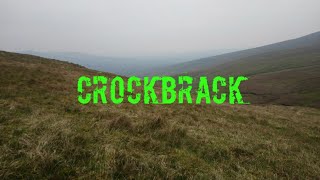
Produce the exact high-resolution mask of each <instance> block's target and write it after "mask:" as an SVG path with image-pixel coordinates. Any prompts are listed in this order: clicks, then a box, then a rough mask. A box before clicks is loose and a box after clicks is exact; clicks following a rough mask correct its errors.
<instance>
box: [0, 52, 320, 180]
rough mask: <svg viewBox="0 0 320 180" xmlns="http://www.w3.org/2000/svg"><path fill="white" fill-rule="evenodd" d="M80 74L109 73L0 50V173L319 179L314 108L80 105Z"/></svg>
mask: <svg viewBox="0 0 320 180" xmlns="http://www.w3.org/2000/svg"><path fill="white" fill-rule="evenodd" d="M309 71H310V73H313V72H311V71H312V69H309ZM283 72H284V71H283ZM82 75H87V76H93V75H104V76H107V77H109V78H111V77H114V76H115V75H114V74H112V73H101V72H98V71H94V70H90V69H87V68H85V67H83V66H80V65H76V64H73V63H67V62H63V61H58V60H53V59H46V58H41V57H37V56H31V55H24V54H16V53H9V52H3V51H0V84H1V85H0V179H163V178H167V179H317V178H318V177H320V162H319V161H318V159H320V153H319V148H320V143H319V142H320V131H319V130H320V118H319V117H320V110H319V109H315V108H309V107H286V106H280V105H264V106H257V105H248V106H238V105H234V106H229V105H219V106H218V105H204V104H200V105H194V104H182V105H181V104H180V105H179V104H173V105H152V104H150V105H144V104H136V105H132V104H129V103H126V102H125V103H123V104H120V105H113V104H106V105H102V104H97V105H93V104H88V105H81V104H79V103H78V102H77V96H78V92H77V79H78V78H79V77H80V76H82ZM261 78H263V76H261ZM305 83H309V82H305ZM310 83H311V82H310Z"/></svg>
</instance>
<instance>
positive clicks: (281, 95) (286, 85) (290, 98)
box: [155, 32, 320, 107]
mask: <svg viewBox="0 0 320 180" xmlns="http://www.w3.org/2000/svg"><path fill="white" fill-rule="evenodd" d="M167 72H170V74H187V75H192V76H194V77H199V76H208V77H213V76H217V75H223V76H237V75H245V76H248V77H250V80H249V81H247V82H246V83H245V84H244V85H243V87H242V89H245V91H244V93H245V94H246V99H247V100H248V101H250V102H251V103H254V104H257V103H274V104H284V105H303V106H313V107H320V83H319V82H320V32H316V33H313V34H310V35H307V36H304V37H301V38H297V39H293V40H289V41H284V42H280V43H276V44H271V45H267V46H263V47H258V48H254V49H248V50H244V51H239V52H234V53H229V54H225V55H220V56H214V57H208V58H204V59H200V60H195V61H190V62H187V63H182V64H177V65H175V66H169V67H167V68H165V69H160V70H159V71H158V72H155V73H160V74H167Z"/></svg>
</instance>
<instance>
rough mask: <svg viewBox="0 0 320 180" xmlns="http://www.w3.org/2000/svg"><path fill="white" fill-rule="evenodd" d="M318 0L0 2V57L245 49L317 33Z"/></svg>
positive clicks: (319, 13) (76, 0)
mask: <svg viewBox="0 0 320 180" xmlns="http://www.w3.org/2000/svg"><path fill="white" fill-rule="evenodd" d="M319 8H320V0H50V1H49V0H0V49H1V50H9V51H16V50H38V51H39V50H40V51H73V52H84V53H93V54H101V55H108V56H132V55H161V54H168V53H187V52H198V51H208V50H214V49H244V48H249V47H255V46H260V45H265V44H269V43H273V42H278V41H282V40H287V39H291V38H296V37H299V36H303V35H306V34H309V33H312V32H316V31H319V30H320V19H319V17H320V10H319Z"/></svg>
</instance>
